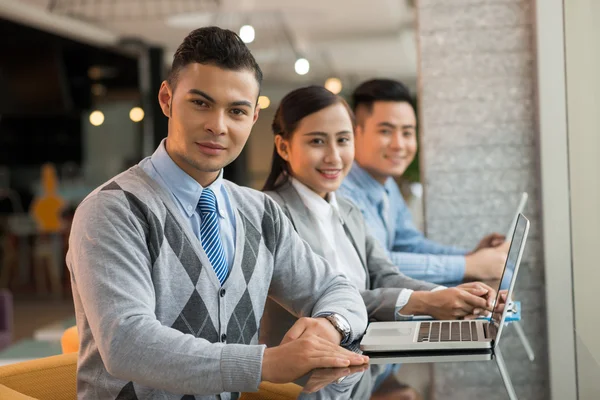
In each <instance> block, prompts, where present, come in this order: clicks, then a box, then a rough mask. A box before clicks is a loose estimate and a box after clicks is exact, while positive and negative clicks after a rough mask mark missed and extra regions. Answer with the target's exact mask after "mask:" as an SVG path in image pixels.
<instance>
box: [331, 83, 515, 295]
mask: <svg viewBox="0 0 600 400" xmlns="http://www.w3.org/2000/svg"><path fill="white" fill-rule="evenodd" d="M353 107H354V112H355V113H356V122H357V124H356V134H355V148H356V150H355V161H354V165H353V166H352V169H351V170H350V173H349V174H348V176H347V177H346V179H345V180H344V182H343V183H342V186H341V187H340V189H339V194H341V195H342V196H345V197H347V198H350V199H351V200H353V201H354V202H355V203H356V204H357V205H358V207H359V208H360V209H361V211H362V213H363V215H364V217H365V220H366V221H367V224H368V226H369V230H370V233H371V234H373V235H374V236H375V237H376V238H377V239H378V240H379V242H380V243H381V244H382V245H383V246H384V247H385V248H386V249H387V250H388V252H389V255H390V258H391V259H392V261H393V262H394V263H395V264H396V265H397V266H398V268H399V269H400V270H401V271H402V272H403V273H404V274H406V275H408V276H410V277H412V278H415V279H420V280H425V281H429V282H433V283H437V284H445V285H452V284H457V283H459V282H462V281H465V280H493V279H500V276H501V275H502V271H503V267H504V262H505V260H506V255H507V252H508V243H506V242H505V241H504V237H503V236H501V235H498V234H491V235H488V236H486V237H484V238H483V239H482V240H481V242H480V243H479V245H478V246H477V248H475V249H474V250H473V251H471V252H469V251H468V250H464V249H460V248H456V247H452V246H445V245H442V244H440V243H436V242H434V241H432V240H429V239H427V238H425V237H424V236H423V234H422V233H421V232H419V231H418V230H417V229H416V227H415V226H414V224H413V222H412V218H411V215H410V212H409V210H408V208H407V206H406V203H405V202H404V199H403V198H402V195H401V194H400V190H399V188H398V185H397V184H396V182H395V181H394V177H399V176H402V174H403V173H404V172H405V170H406V168H407V167H408V166H409V165H410V163H411V162H412V161H413V159H414V157H415V154H416V151H417V138H416V128H417V122H416V114H415V108H414V105H413V99H412V97H411V95H410V92H409V90H408V89H407V88H406V87H405V86H404V85H403V84H402V83H400V82H397V81H393V80H388V79H374V80H371V81H367V82H364V83H363V84H361V85H360V86H359V87H358V88H357V89H356V90H355V92H354V93H353ZM506 282H510V276H505V278H504V280H503V286H505V283H506Z"/></svg>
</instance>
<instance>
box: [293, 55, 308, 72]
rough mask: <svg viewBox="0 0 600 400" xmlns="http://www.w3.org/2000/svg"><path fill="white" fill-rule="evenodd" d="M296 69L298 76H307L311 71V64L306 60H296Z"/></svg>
mask: <svg viewBox="0 0 600 400" xmlns="http://www.w3.org/2000/svg"><path fill="white" fill-rule="evenodd" d="M294 69H295V70H296V73H297V74H298V75H306V74H308V71H309V70H310V63H309V62H308V60H307V59H306V58H299V59H297V60H296V64H295V65H294Z"/></svg>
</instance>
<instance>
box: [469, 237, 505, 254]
mask: <svg viewBox="0 0 600 400" xmlns="http://www.w3.org/2000/svg"><path fill="white" fill-rule="evenodd" d="M505 240H506V237H505V236H504V235H501V234H499V233H491V234H489V235H487V236H485V237H484V238H483V239H481V241H480V242H479V244H478V245H477V247H475V249H474V250H473V251H472V252H470V253H469V254H473V253H476V252H478V251H479V250H481V249H487V248H490V247H498V246H500V245H501V244H502V243H504V241H505Z"/></svg>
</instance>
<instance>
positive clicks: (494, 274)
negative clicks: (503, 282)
mask: <svg viewBox="0 0 600 400" xmlns="http://www.w3.org/2000/svg"><path fill="white" fill-rule="evenodd" d="M508 246H510V244H509V243H508V242H505V244H502V245H500V246H498V247H493V248H491V247H489V248H486V249H481V250H479V251H477V252H476V253H473V254H469V255H467V256H465V278H466V279H469V280H492V279H500V277H501V276H502V271H504V264H505V263H506V256H507V250H508Z"/></svg>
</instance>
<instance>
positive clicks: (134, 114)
mask: <svg viewBox="0 0 600 400" xmlns="http://www.w3.org/2000/svg"><path fill="white" fill-rule="evenodd" d="M129 119H130V120H132V121H133V122H140V121H141V120H143V119H144V110H142V109H141V108H140V107H133V108H132V109H131V111H129Z"/></svg>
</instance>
